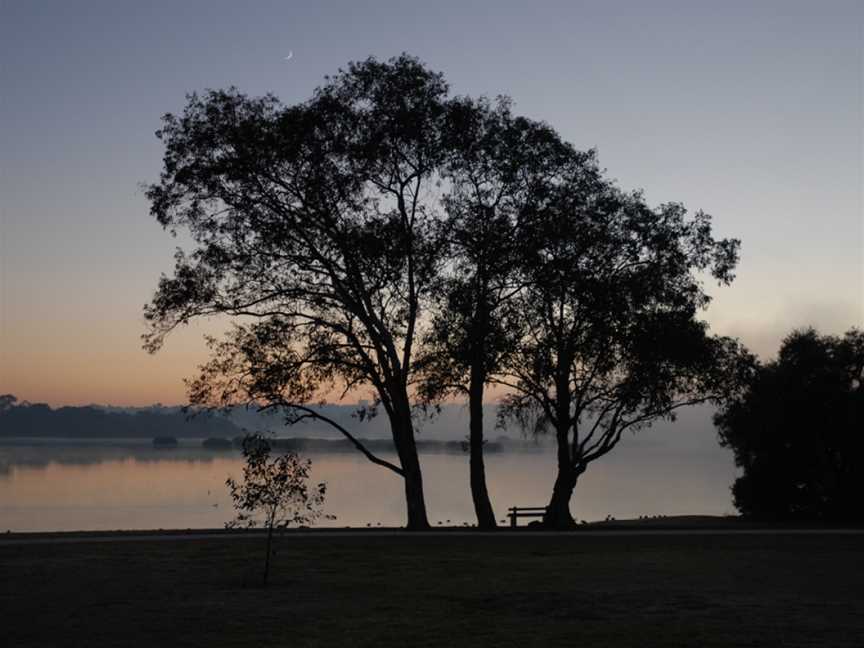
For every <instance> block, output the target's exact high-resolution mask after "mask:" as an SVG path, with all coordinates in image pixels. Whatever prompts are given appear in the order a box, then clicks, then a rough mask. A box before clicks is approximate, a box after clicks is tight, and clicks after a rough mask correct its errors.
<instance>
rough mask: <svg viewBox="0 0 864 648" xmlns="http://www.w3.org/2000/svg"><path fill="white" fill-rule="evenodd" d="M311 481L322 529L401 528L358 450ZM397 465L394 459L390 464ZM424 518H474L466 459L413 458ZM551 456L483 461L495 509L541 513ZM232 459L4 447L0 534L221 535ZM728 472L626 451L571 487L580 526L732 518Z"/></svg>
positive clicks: (697, 452) (652, 447) (680, 451)
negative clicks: (318, 485) (320, 497)
mask: <svg viewBox="0 0 864 648" xmlns="http://www.w3.org/2000/svg"><path fill="white" fill-rule="evenodd" d="M309 458H310V459H312V462H313V478H314V479H315V480H316V481H326V482H327V484H328V490H327V501H326V506H325V510H326V512H327V513H329V514H331V515H335V516H336V519H335V520H326V521H325V520H322V521H321V522H319V524H318V525H319V526H337V527H344V526H353V527H361V526H362V527H365V526H366V525H372V526H377V525H378V524H380V525H382V526H399V525H402V524H404V521H405V511H404V503H403V491H402V483H401V479H399V478H398V477H397V476H396V475H393V474H392V473H391V472H389V471H388V470H385V469H382V468H380V467H378V466H375V465H373V464H371V463H369V462H368V461H367V460H366V459H364V458H363V457H362V456H361V455H359V454H349V453H333V454H310V455H309ZM390 459H391V460H395V459H394V458H390ZM421 462H422V466H423V474H424V483H425V487H426V499H427V506H428V510H429V519H430V522H431V523H432V524H433V525H436V524H437V523H439V522H442V523H445V524H447V523H449V524H462V523H463V522H469V523H470V522H472V521H473V512H472V506H471V499H470V495H469V491H468V458H467V455H460V454H426V455H421ZM554 467H555V455H554V452H553V451H552V450H551V448H549V449H545V450H541V451H537V452H504V453H494V454H490V455H489V456H488V457H487V474H488V481H489V490H490V493H491V496H492V502H493V506H494V507H495V510H496V512H497V513H498V517H499V518H502V519H503V518H504V517H505V514H506V509H507V507H510V506H514V505H520V506H540V505H544V504H545V503H546V502H547V500H548V497H549V493H550V492H551V487H552V482H553V480H554V475H555V471H554ZM241 468H242V460H241V457H240V454H239V452H236V451H228V452H216V451H206V450H202V449H200V448H183V447H181V448H178V449H175V450H154V449H152V448H150V447H147V446H139V447H32V446H27V447H21V446H0V531H5V530H7V529H9V530H12V531H48V530H106V529H160V528H162V529H173V528H181V529H185V528H192V529H194V528H214V527H221V526H223V525H224V523H225V522H226V521H228V520H229V519H230V518H231V517H232V509H231V501H230V498H229V496H228V491H227V489H226V487H225V479H226V478H227V477H228V476H229V475H231V476H234V477H239V476H240V473H241ZM735 474H736V470H735V467H734V465H733V464H732V459H731V456H730V453H728V452H727V451H725V450H722V449H720V448H717V447H716V444H715V445H714V446H713V447H712V446H711V445H704V446H699V445H696V446H692V445H691V446H690V447H683V448H677V449H676V448H674V447H671V448H670V447H669V446H668V445H667V444H661V443H652V442H650V440H649V442H647V443H646V442H642V443H631V444H629V445H628V444H627V443H622V445H621V446H619V448H617V449H616V450H615V451H614V452H613V453H612V454H610V455H607V456H606V457H604V458H602V459H600V460H599V461H597V462H595V463H593V464H592V465H591V466H590V467H589V469H588V471H587V472H586V473H585V474H584V475H583V476H582V478H581V479H580V481H579V484H578V485H577V487H576V492H575V495H574V498H573V502H572V506H571V508H572V511H573V514H574V516H575V517H576V518H577V519H586V520H597V519H603V518H605V517H606V516H607V515H612V516H614V517H616V518H619V519H622V518H629V517H638V516H639V515H660V514H662V515H680V514H714V515H722V514H727V513H732V512H734V509H733V507H732V504H731V499H730V492H729V487H730V485H731V484H732V482H733V480H734V478H735Z"/></svg>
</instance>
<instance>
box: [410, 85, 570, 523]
mask: <svg viewBox="0 0 864 648" xmlns="http://www.w3.org/2000/svg"><path fill="white" fill-rule="evenodd" d="M445 138H446V139H445V142H446V147H445V149H446V151H447V156H446V158H445V164H444V172H443V173H444V176H445V179H446V180H447V181H448V183H449V190H448V193H447V195H446V197H445V208H446V224H445V227H446V232H447V243H448V244H449V248H448V250H447V258H448V261H449V264H448V267H447V270H446V272H445V273H444V274H443V276H442V277H441V280H440V281H441V284H440V285H441V289H440V291H438V292H437V296H438V299H437V303H436V306H437V307H436V309H435V314H434V320H433V327H432V330H431V331H430V334H429V336H428V337H427V339H426V346H425V353H424V358H423V366H424V382H423V394H424V396H425V397H426V398H427V399H428V400H431V401H435V400H437V399H440V398H442V397H443V396H446V395H459V396H467V398H468V409H469V437H468V438H469V440H468V448H469V452H470V473H471V474H470V484H471V495H472V499H473V502H474V509H475V512H476V515H477V523H478V527H479V528H484V529H489V528H494V527H495V526H496V518H495V514H494V511H493V509H492V504H491V502H490V499H489V493H488V489H487V487H486V475H485V465H484V459H483V446H484V439H483V396H484V391H485V387H486V384H487V383H488V381H489V379H490V376H492V375H493V374H494V372H495V371H496V370H497V368H498V366H499V364H500V360H501V358H502V357H503V356H504V355H505V354H506V353H507V351H508V349H510V348H511V347H512V346H513V344H514V342H515V340H516V337H515V335H514V334H515V333H516V329H515V328H514V327H513V326H511V325H510V324H509V323H508V321H509V320H510V319H512V314H511V313H510V309H511V306H512V302H513V298H514V296H515V295H517V294H518V292H519V287H520V281H521V275H520V266H519V255H518V248H519V244H520V242H519V238H520V236H519V233H518V220H519V219H518V215H519V213H520V211H522V210H523V209H525V207H526V205H527V204H528V203H529V202H530V196H531V194H532V191H534V190H535V188H536V187H537V185H538V184H540V183H542V182H543V181H544V180H545V178H546V177H547V176H548V175H549V174H550V173H551V172H552V171H553V170H555V169H556V168H557V167H558V166H560V165H561V164H564V163H566V161H568V160H570V159H571V158H572V156H573V154H574V152H573V150H572V148H571V147H570V146H569V145H567V144H565V143H564V142H562V141H561V139H560V138H559V137H558V135H557V133H555V131H554V130H553V129H551V128H550V127H549V126H546V125H545V124H540V123H537V122H532V121H530V120H528V119H525V118H523V117H515V116H513V115H512V113H511V110H510V102H509V100H507V99H505V98H499V100H498V101H497V103H495V104H492V103H490V102H489V101H488V100H485V99H481V100H472V99H468V98H460V99H458V100H454V101H452V102H451V103H450V104H449V105H448V119H447V128H446V129H445Z"/></svg>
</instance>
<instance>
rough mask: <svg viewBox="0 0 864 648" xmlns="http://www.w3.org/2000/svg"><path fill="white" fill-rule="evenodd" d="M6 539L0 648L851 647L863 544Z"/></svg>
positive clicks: (862, 607)
mask: <svg viewBox="0 0 864 648" xmlns="http://www.w3.org/2000/svg"><path fill="white" fill-rule="evenodd" d="M262 551H263V542H262V541H261V540H259V539H224V538H218V537H214V538H212V539H206V540H183V541H180V540H178V541H174V540H171V541H141V542H138V541H134V542H132V541H130V542H104V543H103V542H98V543H76V544H43V545H6V546H4V545H3V544H2V542H0V632H2V635H0V636H2V638H3V641H2V642H0V644H2V645H3V646H9V648H18V647H23V646H39V647H43V646H45V647H48V646H64V647H66V646H68V647H73V646H82V647H84V646H86V647H88V648H89V647H91V646H111V647H112V648H113V647H122V646H148V647H149V646H154V647H155V646H201V647H206V648H210V647H214V648H215V647H219V646H255V647H258V646H433V645H435V646H559V645H560V646H610V647H614V646H639V647H646V646H700V647H701V646H820V647H824V646H850V647H851V646H856V647H861V646H864V539H862V536H860V535H858V536H839V535H834V536H828V535H824V536H823V535H815V536H794V535H782V534H778V535H766V536H746V535H714V536H711V535H696V536H613V537H609V536H592V535H590V534H579V535H568V536H554V537H548V536H543V537H537V536H532V535H530V534H525V535H524V536H516V537H494V536H488V535H480V534H478V535H476V536H468V537H465V536H454V535H449V536H448V535H447V534H446V533H445V534H441V536H440V537H416V536H414V537H412V536H411V535H408V534H406V535H404V536H403V535H400V536H397V537H373V536H369V537H359V538H358V537H324V538H322V537H317V538H311V537H305V538H304V537H302V536H295V537H291V538H288V539H284V540H282V541H281V542H280V543H279V545H278V552H279V553H278V555H277V556H276V557H275V563H274V566H273V569H274V571H273V574H272V583H271V585H270V586H269V587H267V588H266V589H262V588H260V587H257V586H255V585H254V583H255V581H256V578H257V574H258V570H259V567H260V566H261V564H262V563H261V559H262Z"/></svg>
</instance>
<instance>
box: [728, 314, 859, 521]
mask: <svg viewBox="0 0 864 648" xmlns="http://www.w3.org/2000/svg"><path fill="white" fill-rule="evenodd" d="M715 423H716V425H717V427H718V430H719V433H720V439H721V442H722V443H723V444H724V445H726V446H729V447H730V448H732V450H733V451H734V452H735V461H736V463H737V464H738V466H740V467H741V468H742V469H743V471H744V474H743V475H742V476H741V477H740V478H739V479H738V480H736V482H735V485H734V486H733V489H732V491H733V495H734V499H735V506H737V507H738V509H739V510H740V511H741V512H742V513H743V514H744V515H746V516H749V517H753V518H759V519H776V520H791V519H795V520H813V521H824V522H858V523H861V522H864V507H862V506H861V493H864V332H862V331H860V330H856V329H852V330H850V331H849V332H847V333H846V334H845V335H844V336H843V337H834V336H822V335H819V334H818V333H817V332H816V331H815V330H813V329H807V330H803V331H796V332H794V333H792V334H791V335H790V336H788V337H787V338H786V339H785V340H784V341H783V344H782V347H781V348H780V353H779V355H778V357H777V359H776V360H775V361H773V362H769V363H767V364H765V365H763V366H761V367H759V369H758V371H757V372H755V374H754V375H753V377H752V379H751V380H750V382H749V384H748V385H747V388H746V390H745V391H744V392H743V393H742V394H741V396H740V397H738V398H736V399H734V400H733V401H731V402H729V403H728V404H727V405H726V406H725V407H724V408H723V410H722V411H721V412H720V413H719V414H718V415H717V416H716V417H715Z"/></svg>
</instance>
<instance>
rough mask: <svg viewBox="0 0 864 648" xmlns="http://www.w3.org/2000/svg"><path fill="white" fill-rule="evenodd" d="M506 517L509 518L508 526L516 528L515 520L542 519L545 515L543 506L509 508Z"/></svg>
mask: <svg viewBox="0 0 864 648" xmlns="http://www.w3.org/2000/svg"><path fill="white" fill-rule="evenodd" d="M509 511H510V512H509V513H508V514H507V517H509V518H510V526H511V527H515V526H516V518H520V517H535V518H542V517H543V516H544V515H546V507H545V506H511V507H510V509H509Z"/></svg>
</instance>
